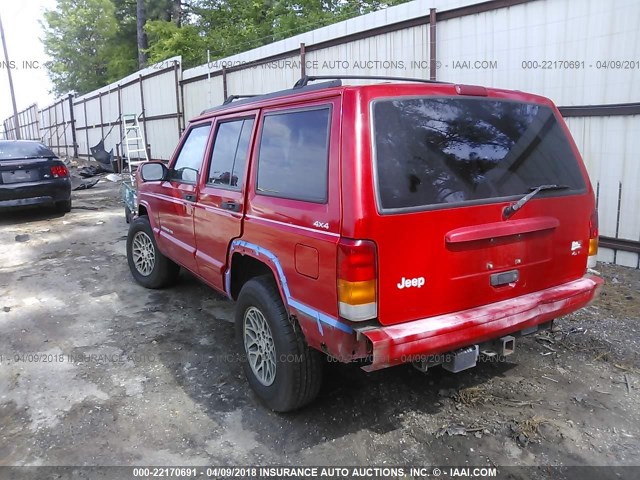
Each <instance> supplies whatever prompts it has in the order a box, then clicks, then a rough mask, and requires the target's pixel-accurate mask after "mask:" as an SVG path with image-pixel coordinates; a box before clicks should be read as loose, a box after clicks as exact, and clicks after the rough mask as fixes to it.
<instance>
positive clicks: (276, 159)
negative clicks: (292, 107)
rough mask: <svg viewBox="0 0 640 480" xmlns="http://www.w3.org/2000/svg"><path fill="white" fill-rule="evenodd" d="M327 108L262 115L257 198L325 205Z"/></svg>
mask: <svg viewBox="0 0 640 480" xmlns="http://www.w3.org/2000/svg"><path fill="white" fill-rule="evenodd" d="M330 116H331V109H330V108H328V107H323V108H317V109H314V110H304V111H300V110H298V111H290V112H282V113H280V112H278V113H272V114H268V115H265V118H264V125H263V127H262V136H261V138H260V150H259V159H258V185H257V191H258V193H259V194H261V195H271V196H274V197H282V198H290V199H294V200H304V201H308V202H314V203H324V202H326V201H327V175H328V165H329V119H330Z"/></svg>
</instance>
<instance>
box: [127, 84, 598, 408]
mask: <svg viewBox="0 0 640 480" xmlns="http://www.w3.org/2000/svg"><path fill="white" fill-rule="evenodd" d="M319 78H321V77H305V78H303V80H302V81H300V82H298V84H296V87H294V88H293V89H291V90H287V91H284V92H276V93H273V94H268V95H263V96H258V97H254V98H250V99H244V100H239V101H235V102H225V104H224V105H222V106H220V107H217V108H214V109H211V110H207V111H205V112H203V113H202V114H201V115H200V116H199V117H197V118H195V119H194V120H193V121H192V122H191V123H190V124H189V126H188V128H187V129H186V131H185V132H184V135H183V136H182V139H181V141H180V144H179V145H178V148H177V150H176V153H175V154H174V156H173V159H172V160H171V162H170V164H169V166H168V168H167V167H165V165H164V164H162V163H159V162H149V163H146V164H143V165H142V167H141V168H140V170H139V174H138V183H139V192H138V203H139V205H138V209H139V211H138V215H137V218H135V220H134V221H133V222H132V224H131V226H130V230H129V236H128V242H127V255H128V261H129V266H130V268H131V272H132V274H133V276H134V278H135V279H136V281H137V282H138V283H140V284H142V285H144V286H145V287H149V288H159V287H163V286H166V285H168V284H169V283H171V282H172V281H174V280H175V279H176V276H177V274H178V270H179V268H180V267H183V268H186V269H187V270H189V271H190V272H191V273H193V274H194V275H196V276H197V277H198V278H200V279H201V280H202V281H203V282H205V283H206V284H208V285H210V286H211V287H213V288H214V289H215V290H217V291H219V292H222V293H224V294H226V295H227V296H229V297H230V298H232V299H234V300H236V301H237V307H236V315H235V321H236V325H237V335H238V339H239V348H241V350H242V354H243V362H244V370H245V373H246V376H247V379H248V381H249V383H250V384H251V387H252V388H253V389H254V390H255V392H256V394H257V395H258V396H259V397H260V398H261V399H262V400H263V401H264V403H266V405H268V406H269V407H270V408H272V409H274V410H276V411H288V410H292V409H295V408H298V407H300V406H302V405H304V404H306V403H308V402H310V401H311V400H312V399H313V398H314V397H315V396H316V394H317V393H318V390H319V388H320V383H321V370H322V364H323V359H322V355H323V354H324V355H328V356H330V357H332V358H334V359H337V360H339V361H342V362H353V361H358V362H360V363H361V365H363V368H364V369H365V370H367V371H371V370H377V369H381V368H385V367H389V366H392V365H397V364H400V363H408V362H411V363H414V364H415V365H416V366H418V367H419V368H421V369H423V370H424V369H426V368H427V367H430V366H432V365H438V364H440V365H442V366H443V367H445V368H447V369H448V370H451V371H454V372H455V371H460V370H463V369H465V368H469V367H472V366H474V365H475V364H476V361H477V360H478V357H479V356H480V355H486V356H496V355H500V354H502V355H506V354H509V353H511V352H512V351H513V348H514V344H515V337H517V336H519V335H524V334H528V333H532V332H534V331H536V330H537V329H539V328H548V327H549V326H550V325H551V322H552V320H553V319H555V318H557V317H559V316H561V315H565V314H568V313H570V312H573V311H575V310H577V309H579V308H581V307H584V306H585V305H587V304H588V303H589V302H590V301H591V300H592V299H593V298H594V296H595V294H596V292H597V290H598V289H599V287H600V286H601V284H602V280H601V279H600V278H599V277H596V276H592V275H589V274H586V272H587V267H588V266H590V265H591V264H592V262H595V254H596V250H597V235H598V232H597V214H596V209H595V199H594V193H593V189H592V187H591V184H590V182H589V178H588V176H587V172H586V170H585V167H584V164H583V162H582V160H581V158H580V154H579V153H578V150H577V148H576V146H575V144H574V142H573V141H572V139H571V136H570V134H569V131H568V129H567V127H566V125H565V124H564V122H563V120H562V118H561V116H560V114H559V112H558V110H557V108H556V107H555V106H554V105H553V103H552V102H551V101H550V100H548V99H546V98H543V97H540V96H536V95H530V94H526V93H522V92H516V91H507V90H499V89H489V88H483V87H478V86H468V85H453V84H438V83H430V82H423V83H418V82H417V81H416V82H411V83H399V82H394V83H387V84H377V85H367V86H343V85H342V83H341V81H339V80H334V81H330V82H324V83H315V84H310V85H308V84H307V82H308V81H310V80H317V79H319Z"/></svg>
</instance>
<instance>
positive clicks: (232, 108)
mask: <svg viewBox="0 0 640 480" xmlns="http://www.w3.org/2000/svg"><path fill="white" fill-rule="evenodd" d="M416 89H424V90H425V93H427V92H429V93H431V94H434V93H435V94H441V95H443V96H458V95H460V96H474V97H476V98H478V97H492V98H501V99H505V100H512V101H521V102H526V103H539V104H544V105H549V106H551V105H553V102H551V100H549V99H548V98H546V97H542V96H540V95H534V94H530V93H525V92H521V91H519V90H506V89H497V88H488V87H482V86H477V85H462V84H453V83H444V82H435V81H434V82H429V81H427V80H425V81H424V82H420V83H418V82H417V81H415V82H407V81H401V82H384V83H376V84H370V85H348V84H347V85H343V84H342V82H341V81H340V80H333V81H329V82H322V83H314V84H310V85H304V86H301V87H294V88H290V89H287V90H280V91H277V92H272V93H267V94H264V95H246V96H242V95H232V96H230V97H229V98H228V99H227V101H225V103H223V104H222V105H218V106H216V107H212V108H209V109H206V110H203V111H202V112H201V113H200V115H198V116H197V117H195V118H193V119H192V120H191V121H198V120H204V119H207V118H210V117H211V116H215V115H217V114H220V113H235V112H237V111H242V110H249V109H253V108H261V107H264V106H270V105H275V104H280V103H288V102H290V101H291V100H292V99H295V98H297V97H300V96H304V97H308V96H316V95H313V94H314V93H316V94H317V93H321V92H322V93H326V94H329V95H331V94H335V93H337V92H342V91H345V90H360V91H371V92H372V93H373V92H375V93H379V92H387V93H388V95H385V96H394V95H399V96H401V95H406V94H410V93H411V91H412V92H413V93H415V90H416ZM479 92H484V94H483V93H480V94H479ZM305 94H308V95H305Z"/></svg>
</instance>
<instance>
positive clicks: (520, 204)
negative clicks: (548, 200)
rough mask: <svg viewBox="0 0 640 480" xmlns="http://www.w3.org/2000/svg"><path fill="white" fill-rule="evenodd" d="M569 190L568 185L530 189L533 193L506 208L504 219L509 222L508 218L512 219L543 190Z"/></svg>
mask: <svg viewBox="0 0 640 480" xmlns="http://www.w3.org/2000/svg"><path fill="white" fill-rule="evenodd" d="M567 188H569V186H568V185H540V186H538V187H532V188H531V189H530V190H531V192H529V193H527V194H526V195H525V196H524V197H522V198H521V199H520V200H518V201H517V202H513V203H512V204H510V205H508V206H506V207H504V210H503V211H502V219H503V220H507V219H508V218H510V217H511V216H512V215H513V214H514V213H516V212H517V211H518V210H520V209H521V208H522V207H524V205H525V204H526V203H527V202H528V201H529V200H531V199H532V198H533V197H535V196H536V195H537V194H538V193H540V192H541V191H543V190H566V189H567Z"/></svg>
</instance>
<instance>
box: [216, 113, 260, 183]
mask: <svg viewBox="0 0 640 480" xmlns="http://www.w3.org/2000/svg"><path fill="white" fill-rule="evenodd" d="M253 121H254V120H253V118H246V119H240V120H232V121H230V122H224V123H221V124H220V126H218V132H217V133H216V139H215V140H214V144H213V152H212V154H211V164H210V166H209V176H208V177H207V183H208V184H210V185H211V184H213V185H215V186H220V187H229V188H233V189H240V187H242V184H243V181H244V171H245V165H246V164H247V154H248V153H249V140H250V139H251V130H252V129H253Z"/></svg>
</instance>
